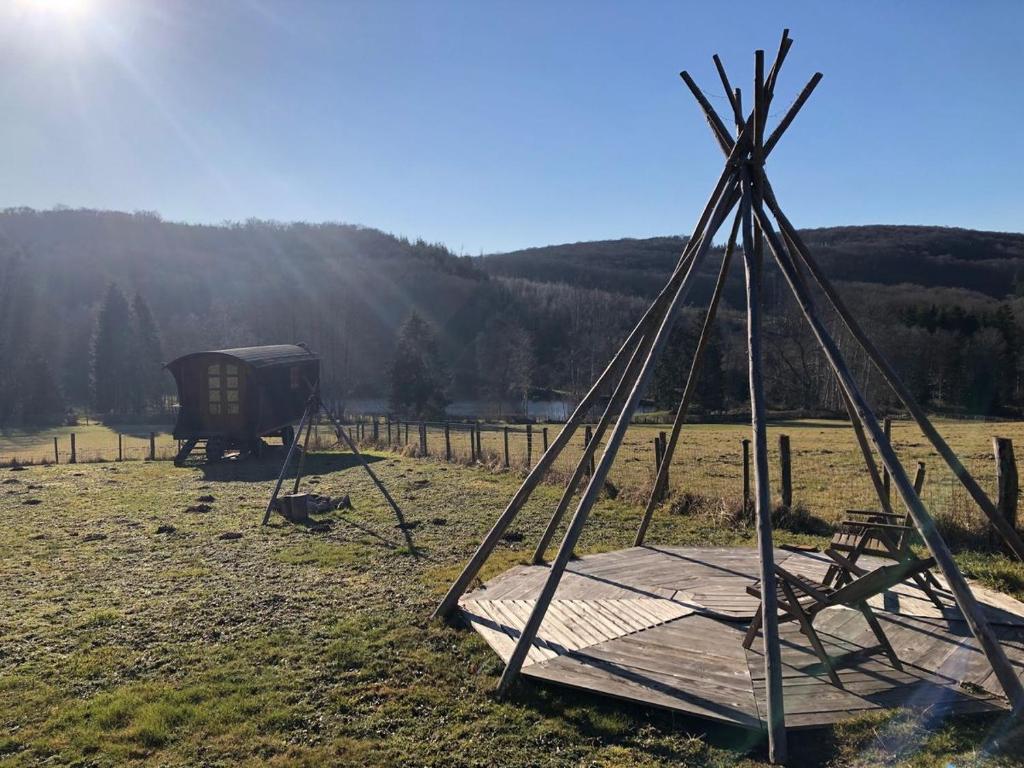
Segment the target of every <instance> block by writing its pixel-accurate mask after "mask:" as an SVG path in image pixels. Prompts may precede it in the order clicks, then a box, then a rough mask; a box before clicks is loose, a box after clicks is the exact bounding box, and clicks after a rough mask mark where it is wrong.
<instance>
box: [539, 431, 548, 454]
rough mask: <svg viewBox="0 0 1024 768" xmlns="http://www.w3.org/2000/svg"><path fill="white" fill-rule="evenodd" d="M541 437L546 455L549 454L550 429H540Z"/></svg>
mask: <svg viewBox="0 0 1024 768" xmlns="http://www.w3.org/2000/svg"><path fill="white" fill-rule="evenodd" d="M540 437H541V441H542V442H543V444H544V453H547V452H548V428H547V427H541V429H540Z"/></svg>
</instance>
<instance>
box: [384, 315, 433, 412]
mask: <svg viewBox="0 0 1024 768" xmlns="http://www.w3.org/2000/svg"><path fill="white" fill-rule="evenodd" d="M389 380H390V385H391V393H390V402H391V408H392V409H393V410H395V411H399V412H405V413H409V414H410V415H414V416H419V417H423V416H438V415H441V414H442V413H444V407H445V405H447V401H446V399H445V395H444V383H445V371H444V366H443V364H442V362H441V356H440V353H439V351H438V347H437V339H436V337H435V335H434V331H433V329H432V328H431V327H430V325H429V324H428V323H427V321H426V320H424V319H423V318H422V317H420V316H419V315H418V314H417V313H416V312H413V313H412V314H410V315H409V317H408V318H407V319H406V321H405V322H404V323H403V324H402V327H401V328H400V329H399V330H398V343H397V344H396V346H395V356H394V360H393V361H392V363H391V371H390V376H389Z"/></svg>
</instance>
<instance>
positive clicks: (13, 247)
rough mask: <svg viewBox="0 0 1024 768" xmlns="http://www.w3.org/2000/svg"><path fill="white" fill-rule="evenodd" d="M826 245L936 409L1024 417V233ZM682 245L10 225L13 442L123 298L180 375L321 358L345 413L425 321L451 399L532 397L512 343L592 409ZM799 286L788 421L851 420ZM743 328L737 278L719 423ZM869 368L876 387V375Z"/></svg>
mask: <svg viewBox="0 0 1024 768" xmlns="http://www.w3.org/2000/svg"><path fill="white" fill-rule="evenodd" d="M806 236H807V240H808V242H809V244H810V245H811V247H812V248H813V249H814V250H815V251H816V253H817V254H818V256H819V258H821V260H822V262H823V264H824V266H825V268H826V270H827V271H828V273H829V274H831V275H832V276H833V277H834V278H835V279H837V280H839V281H840V282H841V289H842V291H843V292H844V294H845V295H847V296H848V297H849V298H850V300H851V303H852V305H853V306H854V307H855V308H856V310H857V311H858V312H859V313H860V314H861V316H862V317H863V319H864V320H865V322H866V323H867V325H868V328H869V331H870V332H872V333H873V334H874V337H875V338H876V339H878V341H879V343H880V344H881V346H882V347H883V349H884V350H885V351H886V352H887V353H888V354H889V355H890V356H891V357H892V358H893V359H894V361H895V362H896V364H897V365H898V366H899V367H900V368H901V370H902V371H903V372H904V374H905V376H906V378H907V379H908V380H909V381H910V382H911V383H912V385H913V386H914V387H915V389H916V390H917V392H918V394H919V395H920V396H921V397H922V398H923V399H924V400H925V401H926V402H928V403H929V404H930V405H931V406H932V407H934V408H939V409H943V410H953V411H970V412H979V413H981V412H984V413H992V412H1000V411H1006V410H1008V409H1011V410H1012V409H1014V408H1017V407H1018V406H1020V405H1021V403H1022V402H1024V391H1022V387H1021V385H1020V381H1021V376H1020V371H1019V368H1020V364H1021V361H1020V354H1019V352H1020V349H1019V348H1020V339H1021V330H1022V323H1024V303H1022V301H1021V300H1020V299H1018V298H1017V296H1016V294H1017V286H1018V284H1019V281H1018V275H1019V272H1020V270H1021V268H1022V267H1024V235H1014V234H998V233H988V232H972V231H968V230H956V229H941V228H933V227H841V228H833V229H820V230H810V231H808V232H807V233H806ZM682 245H683V241H682V240H681V239H680V238H673V237H665V238H654V239H649V240H617V241H604V242H595V243H575V244H571V245H562V246H549V247H546V248H535V249H530V250H528V251H520V252H516V253H510V254H500V255H495V256H488V257H484V258H482V259H478V258H467V257H457V256H454V255H453V254H451V253H450V252H448V251H447V250H446V249H445V248H443V247H440V246H437V245H432V244H429V243H425V242H422V241H417V242H410V241H408V240H404V239H400V238H395V237H392V236H391V235H387V234H385V233H382V232H380V231H377V230H373V229H368V228H364V227H358V226H350V225H342V224H302V223H299V224H278V223H271V222H258V221H250V222H246V223H244V224H226V225H223V226H196V225H186V224H177V223H169V222H164V221H162V220H161V219H160V218H159V217H157V216H155V215H153V214H148V213H138V214H125V213H116V212H97V211H88V210H53V211H42V212H40V211H33V210H28V209H17V210H8V211H4V212H2V213H0V359H2V360H3V362H4V365H3V366H2V367H0V422H2V423H16V422H18V421H25V420H31V416H32V412H33V411H39V410H43V409H46V408H51V409H52V403H53V397H50V396H49V395H48V396H47V397H46V398H44V399H43V400H40V397H38V393H40V392H44V391H49V390H50V389H52V390H55V392H56V395H54V396H57V395H59V398H60V399H61V400H62V401H63V402H64V403H68V404H72V405H76V406H82V405H85V404H87V403H90V402H92V401H93V400H94V394H95V393H94V382H93V381H92V380H91V361H92V359H93V355H94V337H95V335H96V331H97V317H98V316H99V313H100V306H101V303H102V302H103V300H104V297H105V296H106V295H107V294H108V289H109V286H110V285H111V283H114V284H117V286H118V287H119V288H120V289H121V291H122V292H123V294H124V295H125V297H127V298H130V299H132V297H138V298H139V299H140V300H141V306H148V308H149V310H150V311H151V313H152V317H153V320H154V321H155V324H156V328H157V329H158V332H159V339H160V342H159V343H160V347H161V352H162V356H163V359H164V360H170V359H172V358H174V357H176V356H178V355H180V354H184V353H186V352H189V351H194V350H197V349H204V348H216V347H226V346H241V345H250V344H264V343H284V342H293V341H305V342H307V343H308V344H309V345H310V346H311V348H313V349H314V350H316V351H318V352H320V353H321V354H322V356H323V358H324V388H325V391H326V393H327V394H328V395H329V396H331V397H339V398H343V397H353V396H364V397H375V398H385V397H387V394H388V393H387V386H388V369H389V365H390V362H391V360H392V357H393V353H394V349H395V344H396V337H397V331H398V328H399V327H400V326H401V325H402V323H403V322H404V321H405V320H406V319H407V318H408V317H409V316H410V314H411V313H413V312H415V313H417V314H418V315H420V316H421V317H422V318H424V319H425V320H426V321H427V323H428V324H429V325H430V326H431V327H432V328H433V330H434V332H435V334H436V337H437V346H438V350H439V355H440V357H441V363H442V366H443V371H444V377H445V382H446V394H447V396H448V397H451V398H467V397H482V398H498V397H510V396H516V395H517V394H519V393H516V392H510V391H508V387H507V386H503V382H501V381H496V380H495V379H496V378H497V377H496V376H495V375H494V373H495V361H496V360H502V359H505V358H506V357H507V356H506V355H505V354H504V353H502V352H501V349H502V344H505V345H507V344H508V343H509V339H515V340H516V344H517V345H518V346H524V345H525V346H528V347H529V349H528V350H527V353H526V354H523V355H517V356H516V365H517V366H519V367H520V368H525V369H527V370H523V371H521V372H519V375H517V376H516V377H515V379H516V382H515V386H517V387H523V386H529V387H530V388H531V389H532V390H537V389H552V390H560V391H565V392H570V393H573V392H579V391H580V390H581V389H584V388H585V387H586V386H587V385H588V384H589V382H590V381H591V380H592V379H593V377H594V376H595V375H596V374H597V373H598V372H599V371H600V369H601V368H602V367H603V366H604V364H605V363H606V361H607V360H608V358H609V357H610V356H611V354H612V353H613V352H614V350H615V349H616V348H617V346H618V344H619V343H620V342H621V340H622V338H623V336H624V334H625V333H626V332H627V331H628V329H629V328H630V327H631V326H632V324H633V323H634V322H635V320H636V319H637V318H638V317H639V315H640V313H641V312H642V311H643V308H644V306H645V302H646V300H647V299H648V298H649V297H650V296H652V295H653V294H654V293H655V292H656V291H657V290H658V289H659V288H660V287H661V285H662V283H663V281H664V279H665V277H666V276H667V274H668V272H669V271H670V269H671V267H672V265H673V264H674V263H675V260H676V258H677V257H678V254H679V252H680V250H681V249H682ZM716 269H717V256H716V255H715V254H713V255H712V257H711V259H709V261H708V263H707V264H706V265H705V268H704V270H703V271H702V273H701V280H700V281H699V284H698V286H697V288H696V290H695V291H694V292H693V293H692V294H691V303H693V302H696V303H697V304H700V303H701V302H702V301H703V300H704V299H705V298H706V296H707V294H708V292H709V291H710V284H711V282H712V280H713V277H714V270H716ZM782 288H783V286H782V285H781V284H780V283H778V281H777V280H775V278H774V276H773V275H772V274H771V271H769V274H768V275H767V290H766V295H767V296H768V298H769V300H770V307H769V313H768V318H767V321H766V330H767V332H768V338H767V340H766V344H767V349H766V351H767V354H768V356H769V361H768V362H769V365H768V370H769V371H770V372H771V378H770V381H769V390H770V395H771V398H772V405H773V407H775V408H780V409H782V408H785V409H807V410H817V409H832V408H835V407H836V406H837V405H838V403H837V402H836V400H835V395H836V393H835V391H834V387H833V386H832V384H831V382H830V381H829V379H828V377H827V376H826V375H825V369H824V367H823V366H822V365H821V360H820V359H819V357H818V353H817V352H816V351H815V350H814V349H813V344H812V343H811V342H810V339H809V337H808V336H807V334H806V332H805V331H804V330H803V329H802V327H801V325H800V323H798V322H797V318H796V316H795V314H794V313H793V312H792V311H791V307H790V305H789V303H788V302H787V300H786V295H785V293H784V291H783V290H782ZM133 302H134V304H139V302H138V301H135V299H133ZM134 304H133V306H134ZM741 309H742V275H741V273H740V267H739V264H738V260H737V263H736V264H734V269H733V273H732V276H731V280H730V285H729V287H728V289H727V293H726V298H725V302H724V308H723V312H722V313H721V317H720V321H719V323H718V326H717V333H716V337H715V339H714V342H713V345H712V353H711V354H710V355H709V363H708V369H707V371H706V374H707V383H706V384H705V386H704V387H702V390H701V398H700V401H701V402H700V403H699V404H698V405H699V406H700V407H703V408H705V409H712V410H721V409H729V408H734V407H741V405H742V403H743V401H744V400H745V387H746V383H745V375H746V374H745V368H744V363H743V357H742V354H741V351H742V343H743V333H742V331H743V328H742V323H743V316H742V312H741ZM697 314H698V313H697V311H696V310H694V311H689V312H686V313H684V316H683V318H682V319H681V321H680V323H679V324H678V327H677V329H676V332H675V334H674V338H673V347H674V349H675V352H676V354H675V355H672V356H669V362H667V363H665V364H663V365H662V368H661V370H659V371H658V374H657V376H656V383H655V387H654V396H655V398H656V399H657V401H658V402H659V403H660V404H662V405H664V406H666V407H667V406H670V405H671V404H672V403H673V402H674V399H675V397H676V395H677V393H678V391H679V390H680V388H681V386H682V379H683V377H684V376H685V371H686V367H687V364H688V362H687V361H688V354H689V353H688V351H687V350H688V349H689V348H690V347H691V346H692V343H693V340H694V336H695V333H696V330H695V327H694V325H695V323H696V318H697ZM140 364H142V363H141V362H140ZM150 366H152V363H150ZM859 370H862V371H863V375H864V376H867V375H868V368H867V366H866V365H860V367H859ZM869 383H870V382H869ZM165 384H166V385H167V386H170V384H171V382H170V378H169V377H165ZM872 389H873V391H875V392H876V393H877V388H874V387H872ZM30 401H31V402H30ZM43 401H45V402H43ZM882 404H885V403H882Z"/></svg>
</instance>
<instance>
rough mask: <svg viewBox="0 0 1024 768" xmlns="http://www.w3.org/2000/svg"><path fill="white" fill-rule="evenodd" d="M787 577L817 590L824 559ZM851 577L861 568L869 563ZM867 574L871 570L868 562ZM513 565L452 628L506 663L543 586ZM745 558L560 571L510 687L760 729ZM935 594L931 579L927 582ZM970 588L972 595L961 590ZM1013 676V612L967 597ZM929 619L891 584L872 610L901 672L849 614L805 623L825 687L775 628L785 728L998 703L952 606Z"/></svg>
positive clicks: (599, 562)
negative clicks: (534, 682)
mask: <svg viewBox="0 0 1024 768" xmlns="http://www.w3.org/2000/svg"><path fill="white" fill-rule="evenodd" d="M775 557H776V562H778V563H779V564H782V565H784V566H785V568H786V569H787V570H789V571H792V572H795V573H799V574H804V575H808V576H813V577H818V578H820V577H821V576H823V575H824V571H825V569H826V568H827V559H826V558H825V557H824V556H823V555H820V554H817V553H805V552H791V551H788V550H777V551H776V554H775ZM860 562H861V564H864V565H866V566H867V567H871V565H872V560H871V559H870V558H863V559H862V560H861V561H860ZM878 564H881V561H878ZM547 573H548V569H547V567H546V566H519V567H516V568H513V569H511V570H509V571H507V572H505V573H503V574H501V575H500V576H498V577H497V578H495V579H493V580H491V581H489V582H488V583H487V584H486V585H484V586H483V587H481V588H480V589H477V590H475V591H474V592H470V593H468V594H466V595H465V596H464V597H463V598H462V600H461V602H460V608H461V612H462V616H463V618H464V619H465V620H466V621H467V622H468V623H469V624H470V626H472V627H473V629H474V630H476V631H477V632H478V633H479V634H480V635H481V636H482V637H483V639H484V640H485V641H486V642H487V643H488V644H489V645H490V646H491V647H492V648H493V649H494V651H495V652H496V653H497V654H498V655H499V656H501V658H502V659H504V660H507V659H508V658H509V656H510V654H511V653H512V648H513V647H514V645H515V641H516V638H518V636H519V632H520V630H521V629H522V627H523V626H524V625H525V623H526V619H527V617H528V616H529V614H530V611H531V610H532V608H533V606H534V604H535V597H536V595H537V594H538V593H539V591H540V587H541V585H542V584H543V581H544V579H545V578H546V576H547ZM757 573H758V561H757V552H756V550H753V549H698V548H682V547H637V548H632V549H625V550H620V551H617V552H608V553H604V554H600V555H590V556H587V557H583V558H581V559H579V560H575V561H573V562H572V563H570V565H569V569H568V570H567V571H566V574H565V577H564V578H563V580H562V583H561V584H560V586H559V588H558V592H557V593H556V595H555V599H554V601H553V602H552V604H551V608H550V610H549V611H548V613H547V616H546V617H545V619H544V622H543V624H542V626H541V629H540V632H539V634H538V636H537V640H536V642H535V643H534V645H533V647H532V648H531V650H530V653H529V655H528V657H527V660H526V663H525V664H524V666H523V674H524V675H526V676H528V677H532V678H536V679H538V680H545V681H549V682H553V683H558V684H561V685H567V686H571V687H574V688H580V689H585V690H588V691H595V692H598V693H603V694H607V695H609V696H614V697H618V698H621V699H626V700H628V701H632V702H636V703H640V704H646V705H650V706H656V707H663V708H666V709H671V710H675V711H678V712H684V713H687V714H690V715H694V716H697V717H702V718H707V719H709V720H715V721H718V722H723V723H729V724H733V725H738V726H743V727H746V728H751V729H763V728H764V717H765V703H764V695H765V694H764V660H763V657H762V655H761V642H760V640H757V641H755V643H754V644H753V646H752V647H751V649H750V650H749V651H745V650H744V649H743V647H742V645H741V643H742V640H743V634H744V632H745V631H746V628H747V626H748V624H749V622H750V620H751V618H752V617H753V615H754V611H755V610H756V609H757V600H756V599H755V598H753V597H751V596H750V595H748V594H747V593H746V587H747V585H749V584H752V583H754V582H755V581H756V579H757V575H756V574H757ZM940 581H941V579H940ZM972 586H975V585H972ZM975 594H976V596H977V597H978V599H979V600H980V601H981V602H982V603H983V604H984V606H985V610H986V612H987V614H988V616H989V620H990V621H991V622H992V623H993V628H994V630H995V631H996V633H997V635H998V636H999V638H1000V639H1001V640H1002V641H1003V647H1004V648H1005V649H1006V652H1007V655H1008V656H1009V657H1010V659H1011V661H1012V662H1013V664H1014V666H1015V667H1016V668H1017V670H1018V674H1020V675H1022V676H1024V604H1021V603H1020V602H1018V601H1016V600H1013V599H1012V598H1009V597H1007V596H1005V595H1001V594H998V593H995V592H992V591H990V590H986V589H983V588H981V587H978V586H975ZM943 599H944V601H945V602H947V606H946V607H945V608H944V609H943V610H940V609H939V608H938V607H937V606H935V605H934V604H933V603H931V602H930V601H929V600H928V599H927V598H925V597H924V595H923V594H922V593H921V592H920V591H919V590H917V589H916V588H914V587H910V586H903V585H901V586H900V587H898V588H897V589H896V590H893V591H891V592H887V593H885V594H884V595H880V596H878V597H877V598H875V599H874V600H873V601H872V605H873V607H874V608H875V609H876V612H877V613H878V617H879V620H880V621H881V623H882V626H883V627H884V629H885V632H886V635H887V636H888V637H889V640H890V641H891V643H892V645H893V647H894V648H895V650H896V654H897V656H898V657H899V659H900V661H901V662H902V665H903V670H902V671H900V670H897V669H895V668H894V667H893V666H892V665H891V664H890V662H889V660H888V659H887V658H886V657H885V656H882V655H857V652H858V651H862V650H864V649H865V648H868V647H870V646H872V645H874V644H875V640H874V637H873V636H872V635H871V632H870V630H869V628H868V626H867V624H866V622H865V621H864V618H863V616H862V615H861V614H860V613H859V612H858V611H854V610H850V609H846V608H830V609H827V610H826V611H824V612H822V613H821V614H820V615H819V616H818V618H817V619H816V620H815V626H816V627H817V628H818V630H819V633H820V635H821V638H822V641H823V642H824V643H825V645H826V648H827V649H828V652H829V655H830V656H832V657H833V658H835V657H840V656H844V657H846V658H847V662H846V664H844V665H843V666H841V667H840V669H839V676H840V678H841V680H842V682H843V688H838V687H836V686H834V685H832V683H831V682H830V681H829V679H828V677H827V675H826V674H825V673H824V670H822V669H821V665H820V663H819V662H818V659H817V657H816V656H815V655H814V653H813V652H812V651H811V648H810V646H809V644H808V643H807V641H806V639H805V638H804V636H803V635H802V634H800V631H799V628H798V627H797V625H796V623H795V622H787V623H784V624H782V625H780V635H781V639H782V661H783V665H784V671H783V691H784V698H785V706H786V725H787V726H788V727H791V728H805V727H814V726H820V725H826V724H828V723H833V722H836V721H838V720H842V719H843V718H846V717H850V716H852V715H855V714H857V713H858V712H863V711H865V710H871V709H878V708H883V707H895V706H907V707H917V708H925V707H928V708H931V709H933V710H934V709H945V710H948V711H951V712H975V711H979V710H992V709H1002V708H1005V707H1006V700H1005V699H1004V698H1003V697H1002V694H1001V690H1000V688H999V686H998V683H997V682H996V681H995V679H994V678H993V675H992V672H991V669H990V668H989V667H988V664H987V662H986V660H985V657H984V655H982V653H981V652H980V651H979V650H978V647H977V644H976V642H975V641H974V638H973V637H971V635H970V632H969V631H968V629H967V625H966V622H965V621H964V620H963V618H962V617H961V615H960V613H959V610H958V609H957V608H956V606H955V604H954V603H953V601H952V598H951V597H949V596H948V594H944V595H943Z"/></svg>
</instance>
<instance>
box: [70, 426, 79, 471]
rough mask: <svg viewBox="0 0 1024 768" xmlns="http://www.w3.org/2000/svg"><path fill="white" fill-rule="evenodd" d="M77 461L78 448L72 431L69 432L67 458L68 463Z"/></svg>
mask: <svg viewBox="0 0 1024 768" xmlns="http://www.w3.org/2000/svg"><path fill="white" fill-rule="evenodd" d="M77 463H78V450H77V447H76V445H75V433H74V432H72V433H71V458H70V459H68V464H77Z"/></svg>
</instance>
